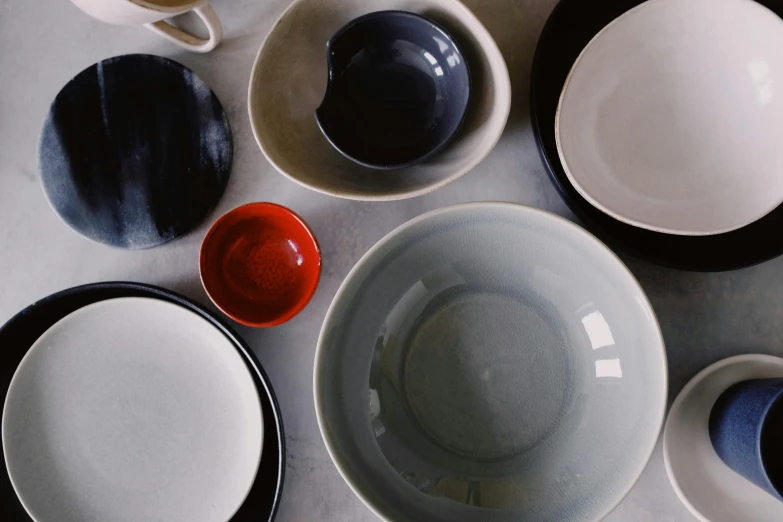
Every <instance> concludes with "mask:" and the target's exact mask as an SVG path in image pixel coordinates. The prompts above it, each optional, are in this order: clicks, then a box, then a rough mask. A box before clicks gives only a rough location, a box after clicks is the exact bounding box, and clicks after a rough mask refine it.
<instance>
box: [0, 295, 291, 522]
mask: <svg viewBox="0 0 783 522" xmlns="http://www.w3.org/2000/svg"><path fill="white" fill-rule="evenodd" d="M121 297H148V298H152V299H160V300H161V301H166V302H169V303H174V304H177V305H180V306H182V307H184V308H186V309H187V310H190V311H191V312H194V313H195V314H197V315H199V316H200V317H202V318H204V319H206V320H207V321H209V323H210V324H212V325H213V326H214V327H216V328H217V329H218V330H220V331H221V332H222V333H223V334H224V335H225V336H226V337H227V338H228V340H229V341H231V343H232V344H233V345H234V346H235V347H236V349H237V351H239V353H240V355H242V357H243V359H244V360H245V364H246V365H247V367H248V371H249V372H250V374H251V375H252V377H253V381H254V382H255V384H256V387H257V388H258V391H259V396H260V398H261V409H262V413H263V416H264V424H265V429H264V447H263V450H262V454H261V463H260V465H259V468H258V474H257V475H256V478H255V481H254V482H253V487H252V488H251V490H250V493H248V496H247V498H246V499H245V501H244V502H243V504H242V506H241V507H240V508H239V511H237V513H236V514H235V515H234V516H233V517H232V519H231V520H232V522H245V521H254V522H258V521H272V520H274V518H275V514H276V513H277V508H278V506H279V505H280V496H281V493H282V489H283V476H284V473H285V435H284V432H283V421H282V417H281V414H280V406H279V405H278V403H277V398H276V397H275V393H274V390H273V389H272V385H271V383H270V381H269V377H267V375H266V373H265V372H264V369H263V368H262V367H261V364H260V363H259V362H258V359H256V357H255V355H253V352H252V350H250V348H249V347H248V346H247V344H245V342H244V341H243V340H242V338H241V337H239V336H238V335H237V334H236V333H235V332H234V331H233V330H232V329H231V328H230V327H229V326H228V325H226V324H225V323H224V322H223V321H222V320H221V319H219V318H217V317H216V316H215V315H214V314H212V312H210V311H208V310H207V309H205V308H203V307H202V306H201V305H198V304H196V303H195V302H193V301H191V300H190V299H188V298H186V297H183V296H181V295H179V294H176V293H174V292H170V291H168V290H165V289H163V288H160V287H157V286H153V285H147V284H142V283H132V282H106V283H93V284H88V285H83V286H77V287H74V288H69V289H67V290H63V291H60V292H57V293H55V294H52V295H50V296H48V297H45V298H43V299H41V300H40V301H37V302H35V303H33V304H32V305H30V306H28V307H27V308H25V309H24V310H22V311H21V312H19V313H18V314H16V315H15V316H14V317H12V318H11V319H10V320H9V321H8V322H7V323H6V324H5V325H4V326H3V327H2V328H0V390H1V396H0V400H2V404H5V397H6V395H7V392H8V386H9V385H10V383H11V378H12V377H13V375H14V373H15V372H16V368H17V366H18V365H19V362H20V361H21V360H22V357H24V355H25V354H26V353H27V350H28V349H29V348H30V346H32V344H33V343H34V342H35V341H36V340H37V339H38V338H39V337H40V336H41V334H43V333H44V332H45V331H46V330H48V329H49V327H51V326H52V325H53V324H54V323H56V322H57V321H59V320H60V319H62V318H63V317H65V316H66V315H69V314H70V313H72V312H74V311H76V310H78V309H80V308H83V307H85V306H87V305H89V304H92V303H97V302H99V301H105V300H107V299H115V298H121ZM263 392H266V393H263ZM272 424H274V429H269V428H270V427H271V426H272ZM0 496H1V497H2V499H3V500H2V502H1V503H0V515H1V516H0V518H2V520H11V521H25V522H28V521H32V518H31V517H30V516H29V515H28V514H27V512H26V511H25V509H24V507H23V506H22V504H21V502H19V499H18V498H17V496H16V493H15V492H14V489H13V486H12V485H11V480H10V478H9V476H8V469H7V468H6V465H5V455H3V462H2V473H0Z"/></svg>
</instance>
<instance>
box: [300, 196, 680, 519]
mask: <svg viewBox="0 0 783 522" xmlns="http://www.w3.org/2000/svg"><path fill="white" fill-rule="evenodd" d="M666 389H667V371H666V354H665V350H664V345H663V339H662V337H661V333H660V330H659V328H658V322H657V320H656V318H655V314H654V312H653V310H652V308H651V306H650V304H649V302H648V300H647V298H646V296H645V295H644V292H643V291H642V289H641V287H640V286H639V284H638V283H637V282H636V280H635V279H634V277H633V275H631V273H630V272H629V271H628V269H627V268H626V267H625V265H623V263H622V262H621V261H620V260H619V259H618V258H617V256H615V255H614V254H613V253H612V252H611V251H610V250H609V249H608V248H606V246H604V245H603V244H602V243H601V242H600V241H598V240H597V239H596V238H595V237H593V236H592V235H590V234H589V233H587V232H586V231H585V230H583V229H582V228H580V227H578V226H577V225H575V224H573V223H571V222H570V221H567V220H565V219H563V218H560V217H558V216H555V215H553V214H550V213H548V212H544V211H541V210H537V209H533V208H529V207H524V206H522V205H515V204H510V203H469V204H464V205H456V206H452V207H447V208H442V209H439V210H436V211H433V212H430V213H428V214H424V215H422V216H419V217H417V218H415V219H413V220H411V221H409V222H407V223H405V224H404V225H402V226H400V227H399V228H397V229H396V230H394V231H393V232H391V233H390V234H389V235H387V236H386V237H385V238H383V239H381V240H380V241H379V242H378V243H377V244H376V245H375V246H373V247H372V248H371V249H370V250H369V251H368V252H367V253H366V254H365V255H364V257H362V259H361V260H359V262H358V263H357V264H356V266H355V267H354V268H353V269H352V270H351V272H350V273H349V274H348V276H347V277H346V279H345V281H344V282H343V284H342V286H341V287H340V289H339V290H338V292H337V294H336V296H335V298H334V301H333V302H332V305H331V306H330V308H329V311H328V312H327V315H326V319H325V320H324V324H323V327H322V329H321V335H320V337H319V339H318V347H317V350H316V357H315V369H314V393H315V406H316V414H317V416H318V424H319V427H320V430H321V435H322V436H323V438H324V441H325V443H326V447H327V449H328V451H329V454H330V456H331V457H332V460H333V461H334V462H335V464H336V465H337V468H338V469H339V470H340V473H341V474H342V476H343V478H344V479H345V481H346V482H347V483H348V484H349V486H350V487H351V488H352V489H353V491H354V492H355V493H356V494H357V495H358V496H359V498H361V499H362V501H364V502H365V503H366V504H367V506H369V507H370V509H371V510H372V511H373V512H375V513H376V514H377V515H378V516H379V517H380V518H381V519H383V520H387V521H394V522H420V521H423V520H426V521H428V522H475V521H477V520H480V521H482V522H516V521H520V520H557V521H559V522H576V521H579V522H585V521H597V520H600V519H602V518H603V517H605V516H606V515H607V514H608V513H609V512H610V511H611V510H612V509H613V508H614V507H615V506H616V505H617V504H618V503H619V502H620V501H621V500H622V498H623V497H624V496H625V495H626V494H627V493H628V491H629V490H630V489H631V487H633V484H634V483H635V482H636V480H637V479H638V477H639V475H640V474H641V472H642V470H643V469H644V467H645V465H646V463H647V461H648V459H649V457H650V454H651V453H652V450H653V448H654V446H655V443H656V441H657V439H658V435H659V433H660V429H661V426H662V425H663V416H664V411H665V407H666V395H667V393H666Z"/></svg>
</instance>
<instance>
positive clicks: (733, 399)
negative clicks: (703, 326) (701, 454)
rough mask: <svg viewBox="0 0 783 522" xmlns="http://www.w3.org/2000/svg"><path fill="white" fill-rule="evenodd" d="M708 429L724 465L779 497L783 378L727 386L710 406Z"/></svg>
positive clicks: (781, 496) (782, 492) (782, 459)
mask: <svg viewBox="0 0 783 522" xmlns="http://www.w3.org/2000/svg"><path fill="white" fill-rule="evenodd" d="M709 431H710V440H711V441H712V446H713V447H714V448H715V452H716V453H717V454H718V456H719V457H720V458H721V460H722V461H723V462H724V463H726V465H727V466H729V467H730V468H731V469H733V470H734V471H736V472H737V473H739V474H740V475H742V476H743V477H745V478H746V479H748V480H750V481H751V482H753V483H754V484H756V485H757V486H759V487H760V488H762V489H764V490H766V491H767V492H769V494H771V495H773V496H775V497H777V498H778V499H780V500H783V378H774V379H751V380H748V381H742V382H739V383H737V384H735V385H733V386H731V387H729V388H728V389H727V390H726V391H725V392H723V394H721V396H720V397H719V398H718V400H717V401H715V405H714V406H713V407H712V411H711V412H710V421H709Z"/></svg>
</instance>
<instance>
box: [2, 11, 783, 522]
mask: <svg viewBox="0 0 783 522" xmlns="http://www.w3.org/2000/svg"><path fill="white" fill-rule="evenodd" d="M212 3H213V5H214V7H215V10H216V11H217V12H218V14H219V16H220V18H221V19H222V21H223V25H224V28H225V36H224V40H223V43H222V44H221V45H220V46H219V47H218V48H217V49H216V50H215V51H213V52H211V53H209V54H207V55H198V54H193V53H188V52H186V51H183V50H181V49H179V48H178V47H175V46H174V45H172V44H170V43H168V42H166V41H164V40H163V39H161V38H159V37H158V36H156V35H154V34H153V33H151V32H149V31H146V30H144V29H143V28H140V27H115V26H110V25H106V24H103V23H101V22H98V21H96V20H93V19H91V18H89V17H88V16H86V15H85V14H83V13H82V12H81V11H79V10H78V9H77V8H76V7H74V6H73V5H72V4H71V3H70V2H67V1H65V0H40V1H36V2H30V1H23V0H0V323H2V322H5V321H6V320H7V319H8V318H10V317H11V316H12V315H13V314H15V313H16V312H17V311H19V310H20V309H22V308H23V307H25V306H27V305H28V304H30V303H32V302H33V301H35V300H36V299H39V298H41V297H44V296H46V295H48V294H50V293H52V292H55V291H57V290H61V289H64V288H66V287H70V286H74V285H78V284H83V283H89V282H95V281H106V280H132V281H142V282H147V283H153V284H157V285H160V286H163V287H166V288H169V289H172V290H175V291H177V292H181V293H183V294H185V295H187V296H189V297H191V298H193V299H195V300H197V301H199V302H201V303H204V304H209V300H208V299H207V296H206V294H205V293H204V291H203V290H202V287H201V283H200V281H199V275H198V249H199V245H200V242H201V239H202V238H203V236H204V233H205V232H206V230H207V228H208V227H209V225H210V223H211V222H212V221H214V219H216V218H217V216H219V215H220V214H221V213H223V212H225V211H227V210H229V209H231V208H233V207H236V206H238V205H241V204H243V203H248V202H251V201H273V202H275V203H280V204H282V205H286V206H288V207H290V208H292V209H294V210H295V211H296V212H298V213H299V214H301V215H302V216H303V217H304V218H305V219H306V220H307V221H308V222H309V223H310V224H311V225H312V227H313V229H314V231H315V233H316V235H317V236H318V238H319V240H320V243H321V246H322V248H323V277H322V279H321V284H320V287H319V288H318V291H317V293H316V295H315V297H314V299H313V301H312V302H311V304H310V305H309V306H308V307H307V308H306V309H305V310H304V312H302V313H301V314H300V315H299V316H297V317H296V318H295V319H294V320H292V321H290V322H289V323H287V324H285V325H282V326H279V327H276V328H270V329H265V330H252V329H248V328H243V327H240V326H238V325H236V328H237V331H238V332H239V333H240V334H242V335H243V336H244V338H245V339H246V340H247V341H248V343H249V344H250V345H251V346H252V347H253V350H254V351H255V353H256V354H257V355H258V358H259V359H260V361H261V363H262V364H263V365H264V367H265V368H266V370H267V372H268V373H269V376H270V378H271V380H272V384H273V386H274V387H275V390H276V392H277V396H278V398H279V400H280V405H281V408H282V412H283V420H284V423H285V430H286V439H287V440H286V442H287V453H288V454H287V469H286V482H285V487H284V491H283V499H282V504H281V506H280V511H279V513H278V517H277V520H278V521H280V522H295V521H296V522H301V521H315V520H319V521H320V520H323V521H337V522H360V521H372V520H375V517H374V516H373V515H372V513H371V512H370V511H369V510H368V509H367V508H366V507H364V505H363V504H362V503H361V502H360V501H359V500H358V499H357V498H355V497H354V495H353V494H352V493H351V491H350V490H349V489H348V486H347V485H345V483H344V482H343V481H342V479H341V478H340V475H339V474H338V472H337V470H336V468H335V467H334V465H333V464H332V462H331V461H330V459H329V456H328V455H327V453H326V449H325V447H324V444H323V442H322V441H321V437H320V434H319V432H318V426H317V424H316V419H315V411H314V407H313V398H312V366H313V355H314V351H315V343H316V339H317V336H318V332H319V329H320V326H321V321H322V320H323V317H324V314H325V312H326V309H327V307H328V305H329V302H330V301H331V299H332V297H333V296H334V294H335V292H336V290H337V288H338V286H339V285H340V282H341V281H342V279H343V278H344V277H345V275H346V274H347V273H348V271H349V270H350V268H351V267H352V266H353V264H354V263H355V262H356V261H357V260H358V259H359V257H361V255H362V254H364V252H365V251H367V249H368V248H370V246H371V245H372V244H373V243H375V242H376V241H377V240H378V239H380V238H381V237H382V236H384V235H385V234H386V233H387V232H389V231H390V230H392V229H393V228H394V227H396V226H397V225H400V224H401V223H403V222H405V221H407V220H408V219H410V218H412V217H414V216H417V215H419V214H421V213H423V212H426V211H428V210H432V209H435V208H438V207H441V206H444V205H450V204H453V203H460V202H465V201H476V200H505V201H513V202H518V203H523V204H527V205H532V206H536V207H542V208H546V209H549V210H552V211H554V212H556V213H558V214H562V215H564V216H566V217H568V218H570V219H574V218H573V216H572V215H571V213H570V212H569V211H568V209H567V207H566V206H565V204H564V203H563V202H562V201H561V199H560V198H559V196H558V195H557V193H556V192H555V190H554V188H553V187H552V185H551V184H550V182H549V179H548V178H547V174H546V172H545V170H544V167H543V165H542V164H541V160H540V159H539V156H538V151H537V150H536V146H535V140H534V138H533V133H532V130H531V127H530V120H529V112H528V91H529V74H530V65H531V61H532V56H533V51H534V49H535V44H536V40H537V38H538V35H539V33H540V31H541V28H542V27H543V24H544V22H545V21H546V18H547V16H548V15H549V13H550V12H551V10H552V8H553V7H554V5H555V3H556V0H465V3H466V4H467V5H468V6H469V7H470V8H471V9H473V10H474V12H475V13H476V15H477V16H478V17H479V18H480V19H481V20H482V22H483V23H484V24H485V25H486V26H487V28H488V29H489V31H490V32H491V33H492V35H493V36H494V38H495V40H496V41H497V43H498V45H499V46H500V48H501V50H502V52H503V54H504V56H505V58H506V61H507V63H508V66H509V70H510V73H511V81H512V87H513V96H514V101H513V106H512V111H511V116H510V119H509V122H508V125H507V127H506V131H505V134H504V135H503V137H502V138H501V140H500V143H499V144H498V145H497V147H496V149H495V150H494V151H493V152H492V153H491V154H490V156H489V157H487V158H486V160H484V162H483V163H481V164H480V165H479V166H478V167H476V168H475V169H474V170H473V171H472V172H470V173H468V174H467V175H465V176H464V177H463V178H461V179H460V180H459V181H457V182H455V183H453V184H452V185H450V186H447V187H445V188H443V189H441V190H438V191H436V192H434V193H432V194H429V195H426V196H422V197H418V198H414V199H411V200H405V201H397V202H390V203H383V202H379V203H362V202H354V201H345V200H341V199H337V198H333V197H329V196H325V195H322V194H317V193H314V192H311V191H309V190H307V189H305V188H302V187H300V186H298V185H296V184H295V183H293V182H291V181H289V180H288V179H286V178H284V177H283V176H282V175H280V174H278V173H277V172H276V171H275V169H274V168H273V167H272V166H271V165H270V164H269V163H268V162H267V161H266V159H265V158H264V156H263V154H262V153H261V151H260V150H259V148H258V146H257V145H256V143H255V140H254V139H253V135H252V133H251V131H250V125H249V120H248V115H247V107H246V99H247V88H248V78H249V75H250V67H251V65H252V63H253V59H254V57H255V54H256V51H257V50H258V47H259V45H260V44H261V42H262V40H263V38H264V36H265V35H266V33H267V31H269V29H270V28H271V27H272V26H273V24H274V22H275V20H276V19H277V17H278V16H279V15H280V13H281V12H282V11H283V10H284V9H285V7H286V6H287V4H288V3H289V0H213V2H212ZM183 23H184V24H186V25H187V24H189V23H190V20H184V21H183ZM125 53H151V54H157V55H162V56H166V57H169V58H172V59H174V60H177V61H179V62H181V63H183V64H184V65H186V66H187V67H189V68H191V69H193V70H194V71H195V72H196V73H197V74H198V75H199V76H200V77H201V78H203V79H204V81H206V82H207V83H208V84H209V85H210V86H211V87H212V89H213V90H214V91H215V92H216V93H217V95H218V97H219V98H220V100H221V101H222V103H223V106H224V107H225V109H226V111H227V113H228V116H229V119H230V121H231V126H232V129H233V131H234V141H235V144H234V147H235V148H234V153H235V159H234V168H233V173H232V175H231V179H230V181H229V183H228V187H227V189H226V193H225V195H224V196H223V199H222V200H221V201H220V204H219V205H218V208H217V209H216V210H215V211H214V212H213V214H212V215H211V216H209V217H208V218H207V220H206V221H205V222H204V223H202V224H201V226H199V227H198V228H197V229H196V230H194V231H193V232H191V233H190V234H188V235H186V236H184V237H182V238H180V239H178V240H176V241H173V242H171V243H169V244H166V245H163V246H161V247H158V248H154V249H152V250H141V251H125V250H117V249H112V248H109V247H106V246H104V245H99V244H94V243H91V242H89V241H87V240H85V239H83V238H81V237H80V236H78V235H77V234H75V233H74V232H72V231H71V230H70V229H68V228H67V227H66V225H64V224H63V223H62V222H61V221H60V220H59V219H58V217H57V216H56V215H55V214H54V212H52V211H51V209H50V208H49V206H48V204H47V202H46V200H45V198H44V195H43V192H42V190H41V187H40V186H39V183H38V172H37V154H36V147H37V142H38V134H39V131H40V129H41V124H42V123H43V119H44V116H45V115H46V111H47V109H48V107H49V104H50V102H51V100H52V99H53V97H54V96H55V95H56V94H57V92H58V91H59V89H60V88H61V87H62V86H63V85H64V84H65V83H66V82H67V81H68V80H69V79H70V78H71V77H72V76H73V75H75V74H76V73H78V72H79V71H81V70H82V69H84V68H85V67H87V66H88V65H90V64H92V63H94V62H96V61H98V60H101V59H103V58H107V57H110V56H114V55H118V54H125ZM760 240H763V239H760ZM624 260H625V262H626V263H627V264H628V266H629V267H630V268H631V270H632V271H633V273H634V274H635V275H636V277H637V278H638V279H639V281H640V282H641V284H642V286H643V287H644V289H645V290H646V292H647V293H648V295H649V297H650V300H651V301H652V304H653V306H654V307H655V310H656V312H657V314H658V318H659V320H660V323H661V328H662V330H663V334H664V337H665V340H666V345H667V353H668V359H669V371H670V375H671V380H670V384H671V386H670V393H669V403H671V401H673V400H674V397H675V396H676V394H677V393H678V392H679V390H680V389H681V388H682V387H683V386H684V385H685V383H686V382H687V381H688V379H690V378H691V377H692V376H693V375H694V374H696V373H697V372H698V371H699V370H701V369H702V368H704V367H705V366H707V365H709V364H710V363H713V362H715V361H717V360H719V359H722V358H724V357H727V356H730V355H737V354H742V353H749V352H755V353H768V354H773V355H778V356H783V257H781V258H778V259H776V260H772V261H768V262H766V263H764V264H761V265H758V266H755V267H752V268H747V269H744V270H738V271H734V272H728V273H717V274H703V273H688V272H680V271H676V270H670V269H665V268H661V267H657V266H654V265H651V264H649V263H646V262H643V261H640V260H636V259H633V258H629V257H624ZM0 348H1V347H0ZM607 520H609V521H612V522H619V521H633V522H645V521H655V522H666V521H693V520H696V519H695V518H694V517H693V516H692V515H690V513H689V512H688V511H687V510H686V508H685V507H684V506H683V505H682V504H680V502H679V500H678V499H677V497H676V495H675V493H674V490H673V489H672V487H671V486H670V484H669V481H668V479H667V477H666V472H665V469H664V465H663V457H662V455H661V445H660V442H659V444H658V447H657V448H656V450H655V453H654V454H653V457H652V459H651V461H650V463H649V465H648V466H647V469H646V470H645V472H644V474H643V475H642V477H641V479H640V480H639V482H638V484H637V485H636V486H635V487H634V489H633V490H632V491H631V493H630V494H629V495H628V497H627V498H626V499H625V500H624V501H623V502H622V504H620V506H619V507H618V508H617V509H616V510H615V511H614V512H613V513H612V514H611V515H610V516H609V517H608V518H607Z"/></svg>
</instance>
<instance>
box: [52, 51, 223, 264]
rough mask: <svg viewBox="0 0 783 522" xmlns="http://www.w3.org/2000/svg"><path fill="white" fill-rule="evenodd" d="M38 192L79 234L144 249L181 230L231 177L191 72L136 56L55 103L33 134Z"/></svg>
mask: <svg viewBox="0 0 783 522" xmlns="http://www.w3.org/2000/svg"><path fill="white" fill-rule="evenodd" d="M38 154H39V168H40V171H41V183H42V184H43V189H44V192H45V193H46V197H47V198H48V200H49V203H50V204H51V205H52V208H54V210H55V212H57V214H58V215H59V216H60V217H61V218H62V219H63V221H65V222H66V223H67V224H68V225H69V226H70V227H71V228H73V229H74V230H75V231H76V232H78V233H79V234H81V235H83V236H85V237H87V238H89V239H92V240H93V241H97V242H99V243H105V244H107V245H111V246H114V247H120V248H131V249H135V248H149V247H153V246H156V245H160V244H161V243H165V242H166V241H170V240H172V239H174V238H176V237H179V236H181V235H182V234H185V233H187V232H188V231H190V230H191V229H192V228H193V227H194V226H196V225H197V224H199V223H200V222H201V221H202V220H203V219H204V218H205V217H206V216H207V215H208V214H209V213H210V212H211V211H212V209H214V208H215V206H216V205H217V203H218V201H219V200H220V197H221V196H222V195H223V191H224V190H225V188H226V184H227V183H228V178H229V175H230V174H231V161H232V155H233V145H232V138H231V128H230V127H229V124H228V118H227V117H226V113H225V112H224V111H223V107H222V106H221V105H220V101H218V99H217V97H216V96H215V93H213V92H212V91H211V90H210V89H209V87H208V86H207V85H206V84H205V83H204V82H203V81H201V79H199V78H198V77H197V76H196V75H195V74H193V72H192V71H191V70H190V69H187V68H186V67H184V66H182V65H180V64H179V63H177V62H174V61H172V60H169V59H167V58H162V57H160V56H150V55H143V54H130V55H125V56H118V57H115V58H109V59H107V60H103V61H101V62H98V63H97V64H94V65H91V66H90V67H88V68H87V69H85V70H83V71H82V72H80V73H79V74H77V75H76V76H75V77H74V78H73V79H72V80H71V81H69V82H68V83H67V84H66V85H65V87H63V88H62V90H61V91H60V92H59V94H57V97H56V98H55V99H54V101H53V102H52V105H51V107H50V109H49V114H48V115H47V117H46V120H45V122H44V125H43V130H42V131H41V139H40V143H39V149H38Z"/></svg>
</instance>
